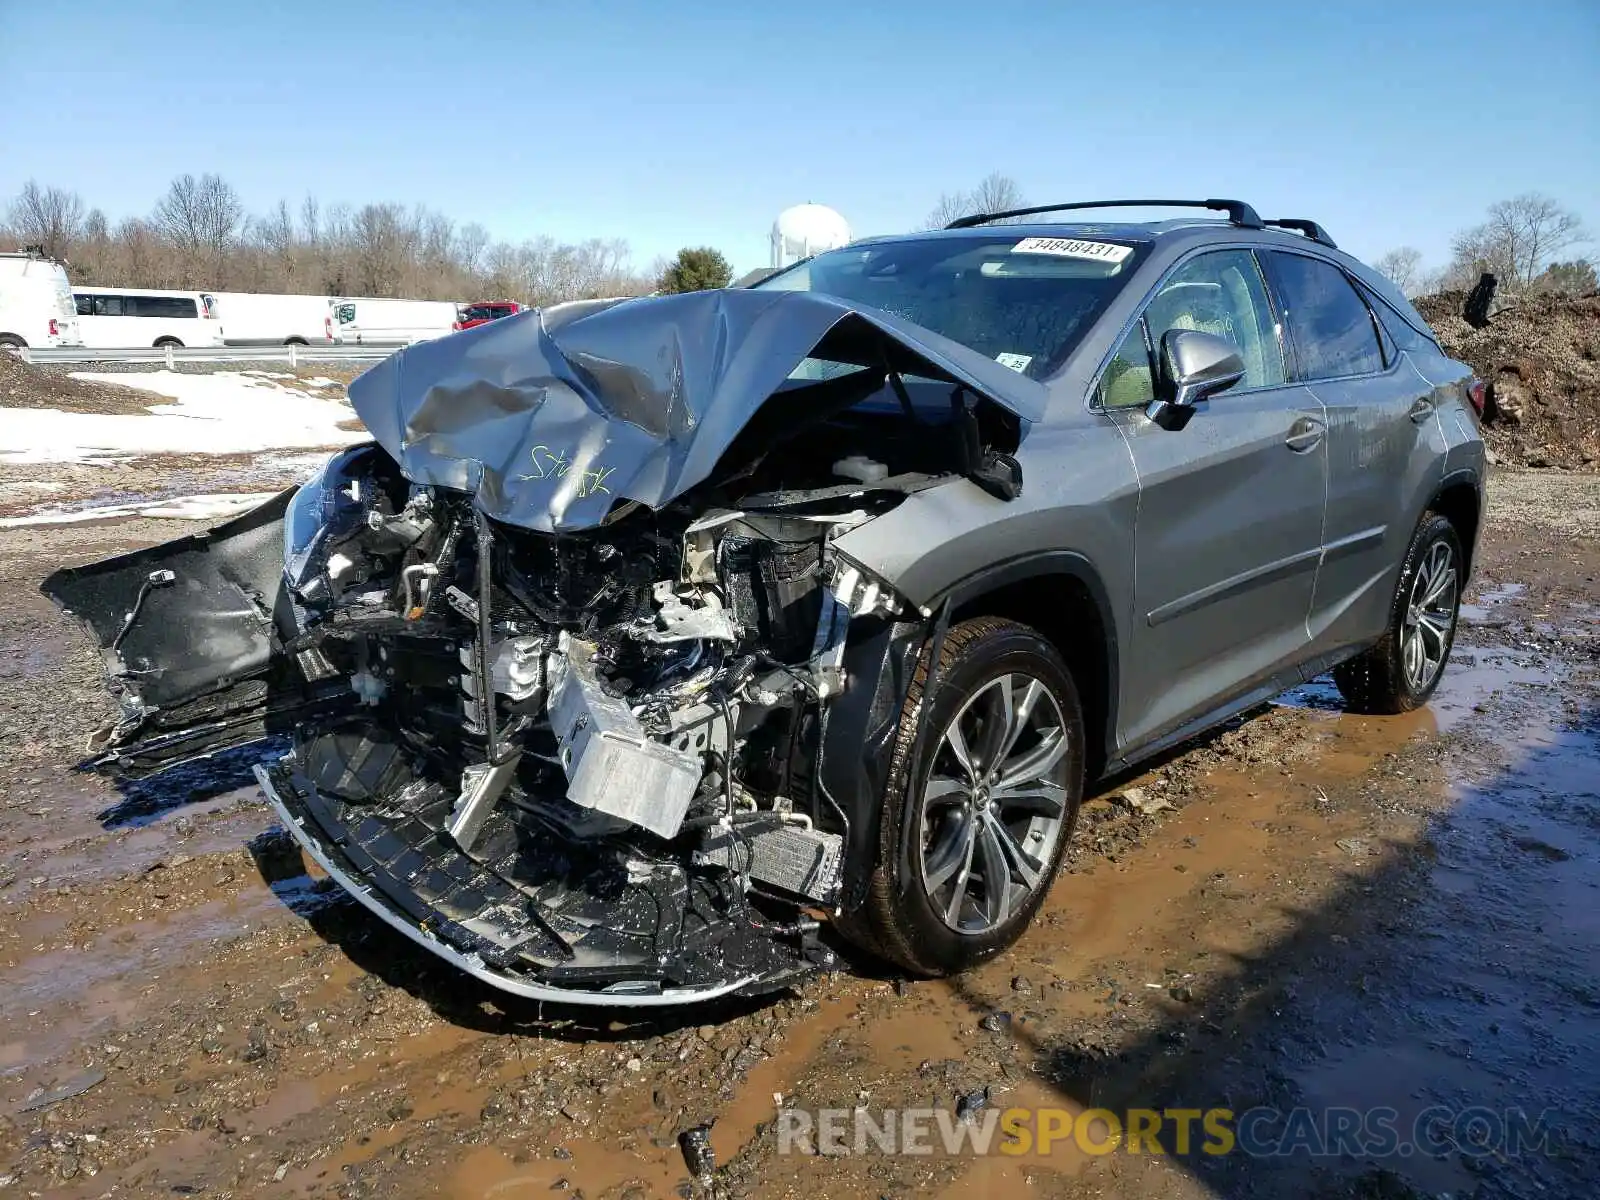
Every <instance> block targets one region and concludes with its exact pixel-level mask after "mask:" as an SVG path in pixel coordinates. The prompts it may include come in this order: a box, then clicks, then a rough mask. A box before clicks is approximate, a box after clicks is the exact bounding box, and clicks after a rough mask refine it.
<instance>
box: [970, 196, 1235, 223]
mask: <svg viewBox="0 0 1600 1200" xmlns="http://www.w3.org/2000/svg"><path fill="white" fill-rule="evenodd" d="M1075 208H1208V209H1210V210H1211V211H1212V212H1225V213H1227V214H1228V220H1230V221H1232V222H1233V223H1234V224H1235V225H1242V226H1244V227H1245V228H1246V229H1260V228H1261V224H1262V222H1261V218H1260V217H1258V216H1257V215H1256V210H1255V209H1253V208H1251V207H1250V206H1249V205H1248V204H1246V203H1245V202H1244V201H1243V200H1079V201H1076V202H1074V203H1072V204H1040V205H1037V206H1036V207H1033V208H1012V209H1007V210H1006V211H1005V212H992V213H973V214H972V215H971V216H967V217H957V218H956V219H955V220H954V221H951V222H950V224H948V225H946V226H945V228H946V229H971V228H972V227H973V226H974V225H987V224H989V222H991V221H1003V220H1005V219H1006V218H1008V217H1031V216H1033V215H1034V214H1035V213H1048V212H1066V211H1068V210H1069V209H1075Z"/></svg>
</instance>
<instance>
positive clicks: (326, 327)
mask: <svg viewBox="0 0 1600 1200" xmlns="http://www.w3.org/2000/svg"><path fill="white" fill-rule="evenodd" d="M322 332H323V334H324V335H325V336H326V337H327V339H328V340H329V341H330V342H331V341H333V318H332V317H323V318H322Z"/></svg>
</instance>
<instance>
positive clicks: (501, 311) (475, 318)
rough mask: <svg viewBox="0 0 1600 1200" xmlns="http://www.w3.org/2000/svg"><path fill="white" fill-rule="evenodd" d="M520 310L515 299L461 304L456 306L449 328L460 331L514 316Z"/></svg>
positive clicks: (520, 306) (520, 307)
mask: <svg viewBox="0 0 1600 1200" xmlns="http://www.w3.org/2000/svg"><path fill="white" fill-rule="evenodd" d="M521 311H522V305H520V304H518V303H517V302H516V301H515V300H480V301H479V302H478V303H476V304H461V305H458V306H457V307H456V319H455V323H454V324H453V325H451V326H450V328H452V329H454V330H456V331H457V332H460V331H461V330H463V329H471V328H472V327H473V326H474V325H487V324H488V323H489V322H490V321H498V320H499V319H500V318H501V317H510V316H515V315H516V314H517V313H519V312H521Z"/></svg>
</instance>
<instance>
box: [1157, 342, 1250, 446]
mask: <svg viewBox="0 0 1600 1200" xmlns="http://www.w3.org/2000/svg"><path fill="white" fill-rule="evenodd" d="M1243 378H1244V359H1242V358H1240V357H1239V348H1238V347H1237V346H1235V345H1234V344H1233V343H1232V342H1230V341H1229V340H1228V339H1227V338H1225V337H1218V336H1217V335H1216V334H1214V333H1204V332H1202V331H1200V330H1198V329H1169V330H1167V332H1166V333H1164V334H1162V335H1161V374H1160V379H1159V381H1158V385H1157V393H1156V398H1155V399H1154V400H1152V401H1150V404H1149V405H1148V407H1146V408H1145V410H1144V415H1145V416H1147V417H1149V418H1150V419H1151V420H1152V421H1154V422H1155V423H1156V424H1157V425H1159V426H1161V428H1163V429H1169V430H1173V431H1176V430H1179V429H1182V428H1183V427H1184V426H1185V425H1187V424H1188V423H1189V418H1190V417H1192V416H1194V406H1195V405H1196V404H1198V403H1200V401H1202V400H1208V399H1210V398H1211V397H1212V396H1215V395H1216V394H1217V393H1218V392H1224V391H1227V390H1228V389H1229V388H1231V387H1232V386H1233V385H1234V384H1236V383H1238V382H1239V381H1240V380H1241V379H1243Z"/></svg>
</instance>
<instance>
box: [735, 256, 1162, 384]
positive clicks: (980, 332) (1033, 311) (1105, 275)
mask: <svg viewBox="0 0 1600 1200" xmlns="http://www.w3.org/2000/svg"><path fill="white" fill-rule="evenodd" d="M1145 249H1146V247H1145V246H1144V245H1143V244H1135V245H1128V244H1124V243H1121V242H1109V241H1099V240H1093V241H1090V240H1083V239H1078V238H1065V237H1018V236H1017V235H1016V234H1015V233H1012V234H1010V235H1004V234H996V235H993V236H987V235H986V236H983V237H965V236H964V237H953V238H952V237H934V238H917V239H907V240H905V241H899V242H874V243H872V244H870V245H865V246H847V247H845V248H844V249H842V250H831V251H829V252H827V253H826V254H819V255H817V256H816V257H815V258H811V259H808V260H806V261H805V262H802V263H799V264H797V265H796V266H794V267H791V268H790V269H789V270H787V271H783V272H781V273H779V274H777V275H774V276H772V277H771V278H770V279H764V280H762V281H761V282H760V283H758V284H755V285H754V286H755V288H757V289H758V290H762V291H800V292H804V291H814V292H826V293H828V294H829V295H832V296H837V297H838V298H839V299H841V300H847V301H850V302H852V303H856V304H864V305H871V306H872V307H874V308H880V309H882V310H884V311H885V312H889V313H893V314H894V315H895V316H897V317H901V318H903V319H904V320H907V321H914V322H915V323H916V324H918V325H921V326H922V327H923V328H925V329H931V330H932V331H933V332H934V333H937V334H941V335H943V336H944V337H947V338H949V339H950V340H951V341H954V342H960V343H961V344H962V345H963V346H967V347H969V348H971V349H973V350H976V351H977V352H978V353H979V354H983V355H985V356H987V357H989V358H992V359H994V360H995V361H996V362H998V363H1000V364H1001V365H1002V366H1006V367H1010V368H1011V369H1012V370H1013V371H1018V372H1021V373H1022V374H1024V375H1028V376H1030V377H1032V378H1034V379H1042V378H1044V377H1045V376H1047V375H1049V374H1051V373H1052V372H1054V371H1055V370H1056V369H1057V368H1058V367H1059V366H1060V365H1061V364H1062V363H1063V362H1064V361H1065V360H1066V357H1067V355H1069V354H1070V353H1072V350H1073V348H1074V347H1076V346H1077V344H1078V341H1079V340H1080V339H1081V338H1082V337H1083V335H1084V334H1085V333H1086V332H1088V330H1089V327H1090V326H1091V325H1092V324H1094V321H1095V318H1096V317H1098V316H1099V315H1100V313H1101V312H1103V311H1104V310H1105V307H1106V304H1107V303H1108V302H1109V301H1110V300H1111V297H1113V296H1114V295H1116V293H1117V291H1118V289H1120V288H1121V287H1122V285H1123V283H1124V282H1125V281H1126V279H1127V278H1128V276H1129V275H1131V274H1132V273H1133V269H1134V267H1135V266H1137V265H1138V263H1139V260H1140V259H1141V258H1142V257H1143V256H1144V252H1145Z"/></svg>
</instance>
